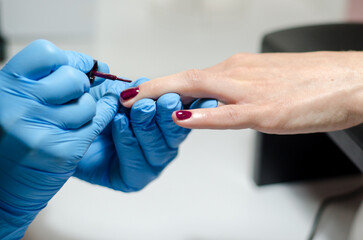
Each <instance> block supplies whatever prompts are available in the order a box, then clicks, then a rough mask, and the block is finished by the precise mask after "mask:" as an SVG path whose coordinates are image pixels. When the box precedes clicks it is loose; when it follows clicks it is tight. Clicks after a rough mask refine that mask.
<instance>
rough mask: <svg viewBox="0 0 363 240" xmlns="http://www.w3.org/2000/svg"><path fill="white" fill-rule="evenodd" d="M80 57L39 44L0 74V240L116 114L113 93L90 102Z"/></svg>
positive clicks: (18, 233)
mask: <svg viewBox="0 0 363 240" xmlns="http://www.w3.org/2000/svg"><path fill="white" fill-rule="evenodd" d="M92 67H93V59H92V58H91V57H89V56H87V55H84V54H81V53H77V52H72V51H64V50H61V49H59V48H57V47H56V46H54V45H53V44H52V43H50V42H48V41H45V40H38V41H35V42H33V43H31V44H30V45H28V46H27V47H26V48H25V49H23V50H22V51H21V52H19V53H18V54H17V55H16V56H14V57H13V58H12V59H11V60H10V61H9V62H8V63H7V64H6V65H5V66H4V68H3V69H2V70H1V71H0V239H20V238H21V237H22V236H23V235H24V232H25V230H26V228H27V226H28V225H29V224H30V223H31V222H32V220H33V219H34V218H35V216H36V215H37V213H38V212H39V211H40V210H41V209H43V208H44V207H45V206H46V204H47V203H48V201H49V200H50V199H51V198H52V197H53V196H54V195H55V194H56V193H57V192H58V190H59V189H60V188H61V187H62V186H63V184H64V183H65V182H66V181H67V180H68V178H69V177H71V176H72V175H73V174H74V172H75V169H76V167H77V164H78V162H79V161H80V160H81V159H82V157H83V156H84V154H85V153H86V152H87V150H88V148H89V146H90V145H91V143H92V142H93V140H94V139H95V138H96V137H97V136H98V135H99V134H100V133H101V132H102V131H103V130H104V128H105V127H106V126H107V125H108V124H109V123H110V122H111V120H112V119H113V118H114V116H115V115H116V112H117V109H118V96H119V92H118V93H115V92H113V91H112V88H110V89H109V90H108V91H107V92H105V94H103V95H99V96H98V97H97V99H96V98H95V97H93V96H92V95H90V94H89V91H90V89H91V86H90V82H89V79H88V77H87V75H86V73H87V72H89V71H90V70H91V69H92Z"/></svg>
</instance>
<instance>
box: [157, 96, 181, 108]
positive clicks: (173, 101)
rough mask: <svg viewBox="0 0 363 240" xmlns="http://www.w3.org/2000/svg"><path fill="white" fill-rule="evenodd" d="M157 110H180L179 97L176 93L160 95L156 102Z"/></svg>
mask: <svg viewBox="0 0 363 240" xmlns="http://www.w3.org/2000/svg"><path fill="white" fill-rule="evenodd" d="M156 105H157V109H158V110H159V109H160V110H174V111H175V110H178V109H181V106H182V103H181V101H180V96H179V95H178V94H176V93H167V94H164V95H162V96H161V97H160V98H159V99H158V100H157V101H156Z"/></svg>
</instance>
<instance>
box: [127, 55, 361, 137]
mask: <svg viewBox="0 0 363 240" xmlns="http://www.w3.org/2000/svg"><path fill="white" fill-rule="evenodd" d="M362 73H363V53H360V52H311V53H268V54H237V55H235V56H233V57H231V58H229V59H227V60H226V61H224V62H222V63H220V64H217V65H216V66H213V67H210V68H207V69H204V70H190V71H186V72H182V73H178V74H175V75H171V76H167V77H162V78H158V79H155V80H152V81H149V82H146V83H144V84H141V85H140V86H139V89H130V90H126V91H124V92H123V96H124V100H123V103H122V104H123V105H124V106H126V107H130V106H132V105H133V104H134V103H135V102H136V101H138V100H140V99H142V98H153V99H157V98H158V97H159V96H161V95H162V94H165V93H169V92H176V93H179V94H181V95H182V96H184V97H194V98H205V97H208V98H216V99H218V100H219V101H220V102H222V103H223V104H224V105H223V106H220V107H218V108H214V109H198V110H192V111H181V112H177V113H176V114H175V113H174V114H173V119H174V121H175V122H176V124H178V125H179V126H182V127H186V128H215V129H226V128H234V129H238V128H253V129H256V130H259V131H262V132H267V133H278V134H286V133H307V132H323V131H324V132H325V131H333V130H339V129H344V128H348V127H351V126H354V125H357V124H359V123H361V122H363V74H362ZM136 90H137V91H136ZM135 95H136V96H135Z"/></svg>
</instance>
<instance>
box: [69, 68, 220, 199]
mask: <svg viewBox="0 0 363 240" xmlns="http://www.w3.org/2000/svg"><path fill="white" fill-rule="evenodd" d="M102 71H107V69H103V70H102ZM147 80H148V79H146V78H143V79H139V80H138V81H136V82H134V83H132V84H131V85H130V86H124V88H128V87H134V86H137V85H139V84H141V83H143V82H145V81H147ZM110 84H118V83H116V82H110V81H106V82H104V83H103V84H102V85H100V86H98V87H95V88H93V89H92V90H91V92H90V94H91V95H93V96H94V97H95V98H96V99H97V96H102V95H103V92H104V91H106V89H107V88H108V87H109V85H110ZM216 106H217V101H216V100H197V101H196V102H194V103H193V104H192V105H191V108H208V107H216ZM182 108H183V106H182V103H181V101H180V97H179V95H177V94H174V93H169V94H165V95H163V96H161V97H160V98H159V99H158V100H157V101H156V102H155V101H154V100H151V99H142V100H140V101H138V102H137V103H135V104H134V105H133V107H132V108H131V109H125V108H122V109H121V110H120V112H119V113H118V114H117V115H116V117H115V118H114V120H113V122H112V125H111V124H110V125H109V126H108V127H107V128H106V129H105V130H104V131H103V132H102V134H100V135H99V136H98V137H97V138H96V139H95V141H94V142H93V143H92V145H91V146H90V148H89V149H88V152H87V153H86V155H85V156H84V157H83V159H82V160H81V161H80V162H79V164H78V167H77V170H76V173H75V176H76V177H78V178H80V179H83V180H85V181H88V182H91V183H94V184H98V185H102V186H106V187H109V188H112V189H115V190H121V191H124V192H133V191H138V190H140V189H142V188H143V187H145V186H146V185H147V184H148V183H149V182H151V181H152V180H153V179H155V178H156V177H157V176H158V175H159V173H160V172H161V171H162V170H163V169H164V168H165V167H166V166H167V165H168V163H170V162H171V160H173V159H174V158H175V157H176V155H177V152H178V147H179V145H180V143H181V142H182V141H183V140H184V139H185V138H186V137H187V135H188V133H189V132H190V130H189V129H185V128H181V127H179V126H177V125H176V124H175V123H174V122H173V120H172V118H171V114H172V113H173V111H176V110H180V109H182Z"/></svg>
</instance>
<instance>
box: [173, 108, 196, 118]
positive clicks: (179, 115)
mask: <svg viewBox="0 0 363 240" xmlns="http://www.w3.org/2000/svg"><path fill="white" fill-rule="evenodd" d="M175 114H176V117H177V118H178V120H185V119H188V118H190V117H191V116H192V112H189V111H183V110H181V111H177V112H176V113H175Z"/></svg>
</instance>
